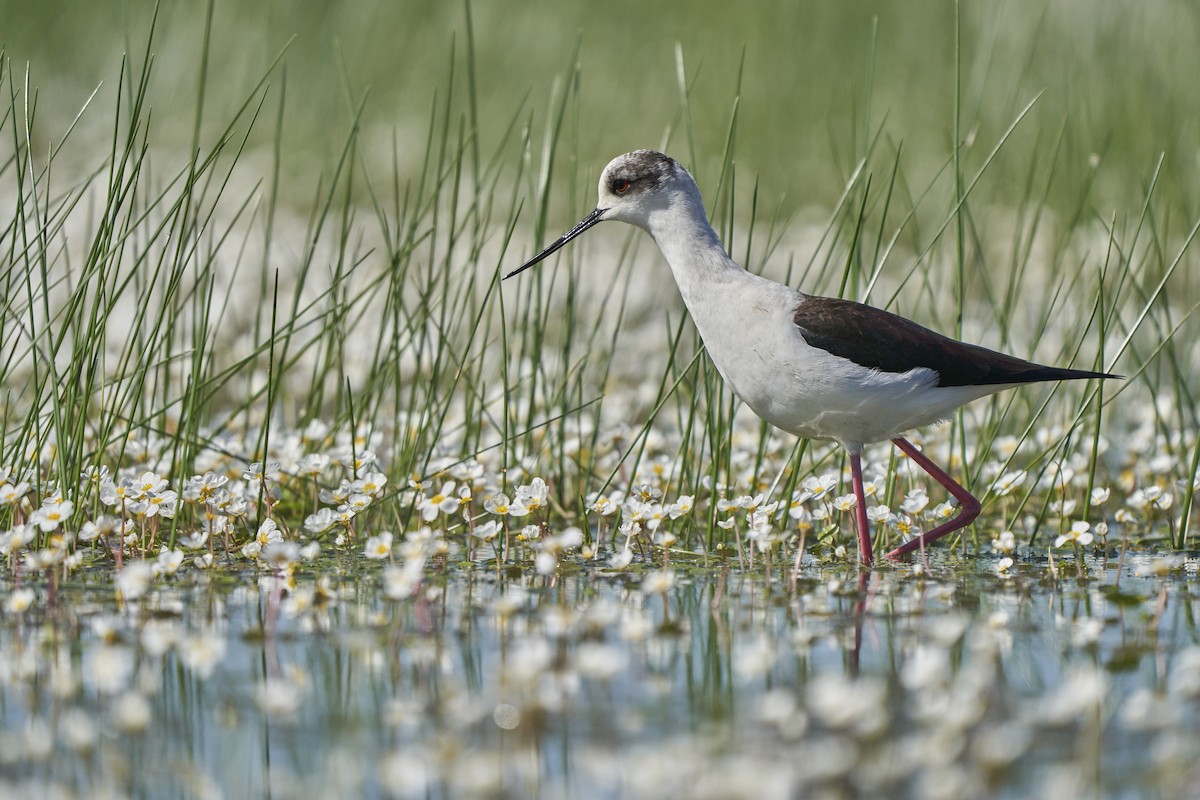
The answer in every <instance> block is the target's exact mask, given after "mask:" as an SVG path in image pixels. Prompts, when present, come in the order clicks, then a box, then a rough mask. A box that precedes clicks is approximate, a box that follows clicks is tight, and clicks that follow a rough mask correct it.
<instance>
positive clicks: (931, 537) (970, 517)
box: [887, 436, 982, 558]
mask: <svg viewBox="0 0 1200 800" xmlns="http://www.w3.org/2000/svg"><path fill="white" fill-rule="evenodd" d="M892 444H894V445H896V447H899V448H900V450H901V451H902V452H903V453H904V454H905V455H906V456H908V457H909V458H911V459H912V460H913V461H915V462H917V466H919V467H920V468H921V469H923V470H925V471H926V472H928V473H929V474H930V475H932V476H933V479H934V480H935V481H937V482H938V483H940V484H941V485H942V486H945V487H946V489H947V490H948V491H949V492H950V494H952V495H954V497H955V498H956V499H957V500H958V502H959V503H961V504H962V509H961V510H960V511H959V512H958V516H956V517H955V518H954V519H952V520H949V521H947V522H943V523H942V524H941V525H938V526H937V527H936V528H934V529H933V530H931V531H930V532H929V533H923V534H921V535H920V536H918V537H916V538H915V539H913V540H911V541H908V542H905V543H904V544H902V545H900V546H899V547H897V548H896V549H895V550H893V551H892V552H890V553H888V554H887V557H888V558H899V557H900V556H902V555H904V554H906V553H911V552H912V551H913V550H919V549H921V548H922V547H924V546H925V545H927V544H929V543H930V542H932V541H935V540H937V539H940V538H942V537H943V536H945V535H946V534H949V533H953V532H954V531H956V530H959V529H960V528H965V527H967V526H968V525H970V524H971V523H972V522H974V521H975V518H976V517H978V516H979V511H980V509H981V508H982V507H981V506H980V505H979V501H978V500H976V499H975V495H973V494H971V493H970V492H968V491H967V490H966V489H964V488H963V487H962V484H960V483H959V482H958V481H956V480H954V478H951V477H950V476H949V475H947V474H946V472H945V471H944V470H943V469H942V468H941V467H939V466H938V465H937V464H935V463H933V462H932V461H930V460H929V458H928V456H926V455H925V454H924V453H922V452H921V451H920V450H918V449H917V448H916V447H913V445H912V443H911V442H909V441H908V440H907V439H905V438H903V437H900V436H897V437H896V438H895V439H892Z"/></svg>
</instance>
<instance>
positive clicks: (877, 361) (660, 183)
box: [504, 150, 1117, 563]
mask: <svg viewBox="0 0 1200 800" xmlns="http://www.w3.org/2000/svg"><path fill="white" fill-rule="evenodd" d="M608 220H617V221H620V222H628V223H630V224H631V225H636V226H638V227H639V228H641V229H642V230H644V231H646V232H647V233H649V234H650V236H651V237H652V238H653V239H654V241H655V243H656V244H657V245H658V248H659V250H661V251H662V254H663V256H664V257H665V258H666V259H667V263H668V264H669V265H670V266H671V272H672V273H674V275H675V282H676V283H677V284H678V286H679V291H680V293H681V294H682V295H683V301H684V303H685V304H686V305H687V309H688V312H689V313H690V314H691V317H692V321H693V322H694V323H695V324H696V328H697V330H698V331H699V332H700V338H701V339H702V340H703V341H704V347H705V349H706V350H707V351H708V354H709V356H710V357H711V358H712V361H713V364H715V365H716V367H717V370H718V371H719V372H720V373H721V376H722V377H723V378H724V379H725V382H726V383H727V384H729V387H730V388H731V389H732V390H733V392H734V394H736V395H737V396H738V397H739V398H741V400H742V402H744V403H746V405H748V406H750V408H751V409H752V410H753V411H754V413H756V414H758V416H760V417H762V418H763V419H765V420H766V421H767V422H770V423H771V424H773V425H775V426H776V427H778V428H782V429H783V430H785V431H787V432H789V433H793V434H795V435H797V436H803V437H807V438H810V439H831V440H834V441H837V442H839V443H841V445H842V446H843V447H845V448H846V450H847V452H848V453H849V454H850V469H851V473H852V480H853V485H854V494H855V496H856V498H857V499H858V503H857V506H856V512H857V523H858V541H859V550H860V553H861V555H862V558H863V560H864V561H865V562H867V563H870V561H871V560H872V546H871V534H870V529H869V526H868V522H867V508H866V499H865V497H864V492H863V479H862V463H861V453H862V449H863V446H864V445H866V444H870V443H873V442H882V441H884V440H887V439H891V440H892V442H893V443H894V444H895V445H896V446H897V447H898V448H900V450H901V451H903V452H904V454H905V455H907V456H908V457H909V458H911V459H912V460H913V461H915V462H916V463H917V464H918V465H919V466H920V467H921V468H922V469H924V470H925V471H926V472H927V473H929V474H930V475H931V476H932V477H933V478H934V480H936V481H937V482H938V483H940V484H941V485H942V486H944V487H946V489H948V490H949V491H950V493H951V494H952V495H954V497H955V498H956V499H957V500H958V501H959V503H961V508H960V510H959V513H958V515H957V516H955V517H954V518H953V519H950V520H948V521H946V522H944V523H942V524H941V525H938V526H937V527H935V528H934V529H933V530H931V531H928V532H927V533H924V534H922V535H920V536H917V537H914V538H913V539H911V540H909V541H907V542H905V543H903V544H901V545H900V546H899V547H897V548H896V549H894V550H892V551H891V552H890V553H888V554H887V555H888V557H896V556H901V555H904V554H905V553H910V552H912V551H913V550H916V549H918V548H922V547H924V546H925V545H926V544H928V543H929V542H932V541H934V540H936V539H940V538H941V537H943V536H945V535H947V534H949V533H952V532H954V531H956V530H959V529H960V528H963V527H965V526H966V525H969V524H970V523H971V521H972V520H974V519H975V518H976V517H977V516H978V515H979V511H980V505H979V501H978V500H977V499H975V497H974V496H973V495H972V494H971V493H970V492H968V491H967V490H966V489H965V488H963V486H962V485H961V484H959V483H958V482H957V481H955V480H954V479H953V478H951V477H950V476H949V475H948V474H947V473H946V472H945V471H944V470H942V469H941V468H940V467H938V466H937V465H936V464H934V463H933V462H932V461H930V460H929V458H928V457H927V456H925V455H924V454H923V453H922V452H921V451H919V450H918V449H917V448H916V447H914V446H913V445H912V443H911V442H909V441H908V440H907V439H904V438H902V437H901V436H900V434H901V433H903V432H905V431H908V430H912V429H913V428H919V427H921V426H922V425H928V424H930V423H934V422H938V421H941V420H944V419H946V418H947V417H948V416H949V415H950V413H951V412H952V411H954V409H956V408H958V407H959V406H961V405H963V404H964V403H967V402H969V401H971V400H976V399H978V398H980V397H984V396H986V395H989V394H993V393H995V392H999V391H1002V390H1004V389H1008V388H1011V387H1013V386H1017V385H1019V384H1022V383H1033V382H1036V381H1058V380H1075V379H1083V378H1113V377H1117V376H1115V375H1110V374H1108V373H1104V372H1090V371H1087V370H1077V369H1059V368H1056V367H1045V366H1041V365H1039V364H1034V363H1032V362H1029V361H1025V360H1023V359H1020V358H1016V357H1014V356H1009V355H1005V354H1003V353H997V352H995V351H993V350H988V349H987V348H984V347H978V346H976V345H971V344H964V343H963V342H959V341H956V340H954V339H950V338H948V337H945V336H942V335H941V334H939V333H935V332H934V331H931V330H929V329H928V328H924V327H922V326H920V325H918V324H917V323H915V322H912V321H910V320H907V319H905V318H904V317H900V316H897V315H895V314H892V313H889V312H887V311H881V310H880V309H877V308H872V307H871V306H867V305H863V304H862V303H856V302H853V301H850V300H840V299H837V298H832V297H814V296H812V295H807V294H804V293H802V292H798V291H796V290H795V289H791V288H789V287H787V286H782V285H780V284H778V283H775V282H774V281H771V280H767V279H766V278H762V277H759V276H758V275H754V274H753V273H750V272H747V271H746V270H744V269H742V268H741V267H740V266H739V265H738V264H737V263H735V262H734V261H733V259H731V258H730V257H729V255H728V254H727V253H726V252H725V248H724V247H722V246H721V242H720V241H719V240H718V238H717V234H716V232H715V231H714V230H713V229H712V226H710V225H709V224H708V217H707V215H706V214H705V213H704V203H703V201H702V199H701V197H700V190H699V188H698V187H697V186H696V182H695V180H693V179H692V176H691V175H690V174H689V173H688V171H687V170H685V169H684V168H683V167H682V166H680V164H679V163H678V162H676V161H675V160H674V159H672V158H670V157H668V156H665V155H663V154H662V153H657V152H654V151H652V150H635V151H634V152H632V153H626V154H625V155H622V156H618V157H616V158H614V159H613V160H612V161H610V162H609V163H608V166H606V167H605V168H604V172H603V173H602V174H601V175H600V202H599V204H598V205H597V206H596V209H595V210H594V211H592V212H591V213H590V214H588V215H587V216H586V217H584V218H583V220H582V221H580V223H579V224H578V225H576V226H575V227H574V228H572V229H571V230H569V231H567V233H565V234H563V236H562V237H561V238H559V239H558V240H557V241H555V242H553V243H552V244H551V245H550V246H549V247H547V248H546V249H544V250H542V251H541V252H540V253H538V254H537V255H536V256H534V257H533V258H531V259H529V261H527V262H525V263H524V264H522V265H521V266H520V267H519V268H517V269H515V270H513V271H512V272H510V273H509V274H508V275H505V276H504V277H505V278H511V277H512V276H513V275H516V274H517V273H519V272H521V271H523V270H526V269H528V268H529V267H532V266H533V265H534V264H536V263H538V262H539V261H542V260H543V259H545V258H546V257H547V256H549V255H550V254H552V253H554V252H555V251H557V250H558V249H559V248H561V247H562V246H563V245H565V244H566V243H567V242H569V241H571V240H572V239H574V238H575V237H577V236H579V235H580V234H581V233H583V232H584V231H586V230H587V229H588V228H591V227H592V226H594V225H596V224H597V223H599V222H604V221H608Z"/></svg>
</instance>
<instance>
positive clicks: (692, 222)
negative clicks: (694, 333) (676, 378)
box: [645, 193, 747, 322]
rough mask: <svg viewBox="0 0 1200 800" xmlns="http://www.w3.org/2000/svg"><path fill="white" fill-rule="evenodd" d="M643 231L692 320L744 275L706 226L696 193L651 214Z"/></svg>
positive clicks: (711, 230)
mask: <svg viewBox="0 0 1200 800" xmlns="http://www.w3.org/2000/svg"><path fill="white" fill-rule="evenodd" d="M645 227H646V231H647V232H648V233H649V234H650V236H651V237H653V239H654V243H655V244H657V245H658V249H659V250H661V251H662V254H663V257H664V258H666V260H667V263H668V264H669V265H670V266H671V272H672V273H674V275H675V283H676V284H678V286H679V292H680V294H682V295H683V301H684V303H685V304H686V305H687V307H688V309H689V310H690V311H691V312H692V315H693V317H695V316H696V313H697V311H699V310H700V309H702V308H704V306H705V305H706V300H707V302H708V303H711V302H713V301H714V300H715V299H717V298H718V297H719V293H720V291H721V287H722V286H723V285H727V284H729V283H731V282H734V281H738V280H740V279H742V278H744V277H745V276H746V275H747V273H746V271H745V270H744V269H742V268H741V267H740V266H738V265H737V263H735V262H734V261H733V259H731V258H730V257H729V255H728V254H727V253H726V252H725V248H724V247H723V246H722V245H721V240H720V239H718V238H717V232H716V231H714V230H713V229H712V226H711V225H709V224H708V219H707V218H706V217H705V214H704V206H703V205H702V204H701V203H700V198H699V196H698V193H697V196H696V197H694V198H693V197H688V196H685V197H683V198H677V199H676V201H675V202H673V203H671V204H670V205H669V206H667V207H666V208H663V209H661V210H659V211H655V212H654V213H652V214H650V215H649V216H648V218H647V220H646V226H645ZM697 322H699V320H697Z"/></svg>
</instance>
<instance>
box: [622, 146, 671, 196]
mask: <svg viewBox="0 0 1200 800" xmlns="http://www.w3.org/2000/svg"><path fill="white" fill-rule="evenodd" d="M676 166H677V165H676V163H675V159H673V158H671V157H670V156H665V155H663V154H662V153H659V152H657V151H655V150H634V151H633V152H632V153H626V154H625V155H623V156H621V157H620V159H618V160H617V161H616V162H614V163H613V165H612V167H611V168H610V169H609V171H608V177H607V180H608V190H609V191H610V192H613V193H614V194H617V193H618V192H617V189H616V187H617V186H618V185H619V184H620V183H621V182H622V181H625V182H628V183H629V191H635V192H646V191H653V190H655V189H658V188H660V187H662V186H664V185H666V183H667V182H668V181H669V180H670V178H671V175H672V174H674V172H675V168H676Z"/></svg>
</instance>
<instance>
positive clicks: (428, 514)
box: [417, 481, 460, 522]
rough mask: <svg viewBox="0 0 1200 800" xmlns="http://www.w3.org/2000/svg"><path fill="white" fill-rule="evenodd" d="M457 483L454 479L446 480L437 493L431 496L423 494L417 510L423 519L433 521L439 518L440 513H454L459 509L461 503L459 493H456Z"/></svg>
mask: <svg viewBox="0 0 1200 800" xmlns="http://www.w3.org/2000/svg"><path fill="white" fill-rule="evenodd" d="M456 485H457V484H455V482H454V481H446V482H445V483H443V484H442V489H441V491H440V492H438V493H437V494H435V495H433V496H431V497H426V496H423V495H422V497H421V499H420V500H419V501H418V502H417V510H418V511H420V512H421V519H423V520H425V521H426V522H433V521H434V520H435V519H437V515H438V514H452V513H454V512H455V511H457V510H458V508H459V505H460V503H459V501H458V495H457V494H455V493H454V487H455V486H456Z"/></svg>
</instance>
